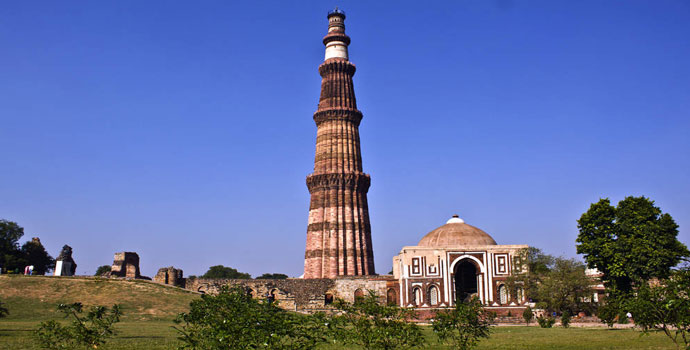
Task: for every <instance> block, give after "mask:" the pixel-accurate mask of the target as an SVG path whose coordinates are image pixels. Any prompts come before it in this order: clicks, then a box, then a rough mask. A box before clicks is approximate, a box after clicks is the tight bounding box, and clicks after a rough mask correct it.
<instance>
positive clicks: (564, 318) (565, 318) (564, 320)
mask: <svg viewBox="0 0 690 350" xmlns="http://www.w3.org/2000/svg"><path fill="white" fill-rule="evenodd" d="M570 319H571V317H570V313H569V312H568V311H563V314H562V315H561V326H563V328H568V327H570Z"/></svg>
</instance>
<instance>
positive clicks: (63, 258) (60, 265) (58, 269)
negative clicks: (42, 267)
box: [54, 244, 77, 276]
mask: <svg viewBox="0 0 690 350" xmlns="http://www.w3.org/2000/svg"><path fill="white" fill-rule="evenodd" d="M76 271H77V263H76V262H74V259H72V247H70V246H68V245H66V244H65V245H64V246H62V250H61V251H60V255H58V257H57V259H55V272H54V275H55V276H74V273H75V272H76Z"/></svg>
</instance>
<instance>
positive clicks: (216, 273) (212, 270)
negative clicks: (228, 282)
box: [201, 265, 252, 279]
mask: <svg viewBox="0 0 690 350" xmlns="http://www.w3.org/2000/svg"><path fill="white" fill-rule="evenodd" d="M201 278H227V279H250V278H252V277H251V276H250V275H249V274H248V273H244V272H239V271H237V270H235V269H233V268H232V267H225V266H223V265H215V266H211V267H209V268H208V271H206V273H205V274H203V275H202V276H201Z"/></svg>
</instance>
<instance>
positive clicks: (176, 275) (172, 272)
mask: <svg viewBox="0 0 690 350" xmlns="http://www.w3.org/2000/svg"><path fill="white" fill-rule="evenodd" d="M153 281H154V282H157V283H162V284H169V285H173V286H176V287H183V288H184V286H185V279H184V277H183V273H182V270H181V269H176V268H174V267H173V266H170V267H162V268H160V269H158V273H156V275H155V276H154V277H153Z"/></svg>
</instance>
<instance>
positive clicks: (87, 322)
mask: <svg viewBox="0 0 690 350" xmlns="http://www.w3.org/2000/svg"><path fill="white" fill-rule="evenodd" d="M57 309H58V311H60V312H62V313H63V314H65V318H68V317H71V318H72V324H71V325H69V326H63V325H61V324H60V323H58V322H56V321H47V322H41V325H40V326H39V328H38V330H37V331H36V337H37V339H38V342H39V344H40V345H41V347H42V348H44V349H50V350H58V349H79V348H83V349H97V348H98V347H99V346H101V345H103V344H105V342H106V341H107V339H108V338H109V337H110V336H112V335H113V334H114V333H115V332H114V330H113V325H114V324H115V323H117V322H119V321H120V316H122V313H121V312H120V306H119V305H117V304H116V305H113V307H112V308H111V309H108V308H107V307H105V306H94V307H92V308H91V309H90V310H89V312H88V313H87V314H86V316H83V315H82V312H83V306H82V304H81V303H74V304H60V305H58V308H57Z"/></svg>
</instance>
